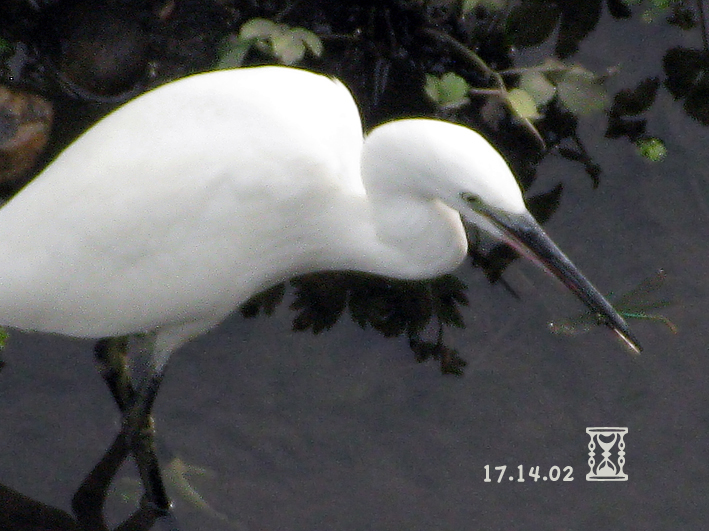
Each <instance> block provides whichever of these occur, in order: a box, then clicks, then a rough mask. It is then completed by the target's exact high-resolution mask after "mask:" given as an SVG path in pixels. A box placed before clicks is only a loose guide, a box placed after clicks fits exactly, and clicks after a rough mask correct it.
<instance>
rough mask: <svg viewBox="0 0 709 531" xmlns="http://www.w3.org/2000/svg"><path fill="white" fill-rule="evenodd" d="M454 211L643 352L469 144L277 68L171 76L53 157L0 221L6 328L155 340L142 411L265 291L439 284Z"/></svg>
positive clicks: (432, 124) (453, 241)
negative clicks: (328, 274)
mask: <svg viewBox="0 0 709 531" xmlns="http://www.w3.org/2000/svg"><path fill="white" fill-rule="evenodd" d="M461 215H462V216H463V218H465V219H467V220H468V221H470V222H471V223H473V224H476V225H477V226H479V227H480V228H482V229H483V230H486V231H488V232H490V233H492V234H493V235H494V236H497V237H499V238H502V239H503V240H505V241H508V242H511V243H513V244H514V245H516V246H517V247H519V248H521V249H522V250H524V251H525V252H527V253H528V254H530V255H532V256H533V257H535V258H536V260H537V261H539V262H541V263H542V264H543V265H544V266H545V267H547V268H548V269H549V270H550V271H551V272H552V273H554V274H555V275H556V276H557V277H559V278H560V279H561V280H562V281H563V282H564V283H565V284H566V285H567V286H568V287H569V288H570V289H572V290H573V291H574V293H575V294H576V295H578V296H579V297H580V298H581V299H582V300H583V301H584V302H585V303H586V304H587V305H588V306H589V307H590V309H591V310H592V311H594V312H596V313H598V314H599V316H601V318H602V320H603V322H605V323H606V324H607V325H608V326H609V327H611V328H612V329H614V330H615V331H616V332H618V334H619V335H621V336H622V337H624V338H625V339H626V341H628V342H629V343H630V344H631V345H637V341H636V340H635V338H634V337H633V335H632V334H631V332H630V330H629V329H628V326H627V325H626V323H625V322H624V321H623V319H622V318H621V317H620V316H619V315H618V314H617V313H616V312H615V310H613V308H612V307H611V306H610V304H609V303H608V302H607V301H606V300H605V299H604V298H603V297H602V295H601V294H600V293H599V292H598V291H597V290H596V289H595V288H594V287H593V286H592V285H591V284H590V283H589V282H588V281H587V280H586V279H585V278H584V277H583V275H581V273H580V272H579V271H578V270H577V269H576V268H575V267H574V266H573V264H572V263H571V262H570V261H569V260H568V259H567V258H566V257H565V256H564V255H563V254H562V253H561V251H560V250H559V249H558V248H557V247H556V246H555V245H554V244H553V243H552V242H551V240H550V239H549V238H548V237H547V236H546V235H545V234H544V232H543V230H542V229H541V228H540V226H539V225H538V224H537V223H536V222H535V221H534V220H533V218H532V217H531V215H530V214H529V213H528V212H527V210H526V208H525V205H524V201H523V199H522V194H521V192H520V189H519V187H518V185H517V183H516V181H515V178H514V176H513V175H512V173H511V171H510V170H509V168H508V166H507V164H506V163H505V161H504V160H503V158H502V157H501V156H500V155H499V154H498V152H497V151H495V149H494V148H493V147H492V146H490V145H489V144H488V143H487V142H486V141H485V140H484V139H483V138H482V137H481V136H480V135H478V134H477V133H475V132H474V131H472V130H470V129H467V128H465V127H461V126H458V125H454V124H450V123H446V122H442V121H436V120H425V119H408V120H397V121H393V122H389V123H386V124H384V125H381V126H379V127H377V128H375V129H374V130H373V131H372V132H371V133H370V134H369V135H368V136H366V137H364V138H363V134H362V126H361V121H360V117H359V113H358V110H357V106H356V104H355V102H354V101H353V99H352V96H351V95H350V93H349V92H348V90H347V89H346V88H345V87H344V86H343V85H342V84H341V83H339V82H337V81H335V80H333V79H329V78H327V77H324V76H320V75H316V74H312V73H308V72H305V71H302V70H296V69H290V68H284V67H258V68H245V69H238V70H227V71H219V72H212V73H205V74H198V75H193V76H190V77H188V78H185V79H182V80H178V81H175V82H172V83H169V84H167V85H164V86H162V87H160V88H157V89H155V90H153V91H151V92H148V93H146V94H144V95H142V96H140V97H138V98H136V99H135V100H133V101H131V102H129V103H128V104H126V105H124V106H123V107H121V108H119V109H117V110H116V111H114V112H112V113H111V114H109V115H108V116H107V117H106V118H104V119H103V120H101V121H100V122H98V123H97V124H96V125H94V126H93V127H92V128H91V129H89V130H88V131H87V132H86V133H84V134H83V135H82V136H81V137H79V138H78V139H77V140H76V141H75V142H74V143H73V144H71V145H70V146H69V147H68V148H67V149H66V150H65V151H64V152H63V153H61V154H60V155H59V156H58V157H57V158H56V159H55V160H54V161H53V162H52V163H51V164H50V165H49V166H48V167H47V168H46V169H45V170H44V171H43V172H42V173H41V174H40V175H39V176H38V177H36V178H35V179H34V180H33V181H32V182H31V183H30V184H29V185H27V186H26V187H25V188H24V189H23V190H22V191H20V192H19V193H18V194H17V195H16V196H15V197H14V198H13V199H12V200H11V201H9V202H8V203H7V204H6V205H5V206H3V207H2V208H1V209H0V242H2V253H0V325H5V326H9V327H14V328H18V329H22V330H34V331H42V332H53V333H59V334H64V335H68V336H74V337H84V338H103V337H108V336H119V335H128V334H135V333H148V334H151V335H152V337H153V363H154V367H153V379H152V382H153V383H152V384H150V383H149V382H148V383H146V385H145V386H144V388H143V389H141V390H139V395H138V398H137V400H136V403H135V405H134V406H133V410H134V413H135V412H139V413H140V414H141V415H147V414H149V410H150V407H151V405H152V399H153V398H154V395H155V393H156V391H157V383H158V382H159V380H160V376H161V374H162V371H163V368H164V366H165V363H166V362H167V360H168V358H169V355H170V353H171V352H173V351H174V350H175V349H176V348H178V347H179V346H180V345H182V344H183V343H184V342H185V341H187V340H189V339H190V338H192V337H194V336H196V335H199V334H202V333H204V332H206V331H207V330H209V329H210V328H212V327H213V326H215V325H216V324H218V323H219V322H220V321H222V320H223V319H224V318H225V317H226V316H227V315H228V314H229V313H230V312H231V311H233V310H234V309H235V308H236V307H238V306H239V305H240V304H242V303H244V302H245V301H246V300H248V299H249V298H250V297H252V296H253V295H255V294H256V293H258V292H259V291H261V290H263V289H265V288H268V287H270V286H272V285H273V284H276V283H278V282H281V281H284V280H286V279H289V278H290V277H292V276H295V275H299V274H303V273H308V272H314V271H324V270H353V271H362V272H367V273H373V274H377V275H385V276H388V277H393V278H402V279H423V278H430V277H435V276H437V275H440V274H443V273H447V272H450V271H451V270H453V269H454V268H455V267H457V266H458V265H459V264H460V263H461V261H462V260H463V258H464V256H465V254H466V250H467V241H466V236H465V231H464V227H463V223H462V222H461ZM135 414H136V415H137V414H138V413H135ZM160 489H161V486H158V488H157V490H158V491H159V490H160ZM158 498H160V496H158ZM154 501H155V503H156V504H157V505H158V506H164V507H163V508H166V507H167V499H166V498H165V497H164V496H162V499H158V500H154Z"/></svg>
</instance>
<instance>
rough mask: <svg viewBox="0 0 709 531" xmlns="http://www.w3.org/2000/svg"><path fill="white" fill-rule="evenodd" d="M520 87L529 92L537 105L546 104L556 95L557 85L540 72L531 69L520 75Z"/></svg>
mask: <svg viewBox="0 0 709 531" xmlns="http://www.w3.org/2000/svg"><path fill="white" fill-rule="evenodd" d="M519 88H520V89H522V90H524V91H525V92H526V93H527V94H529V95H530V96H531V97H532V99H533V100H534V102H535V103H536V104H537V105H545V104H547V103H549V101H550V100H551V99H552V98H553V97H554V96H555V95H556V87H555V86H554V85H553V83H551V82H550V81H549V79H548V78H547V77H546V76H545V75H544V74H541V73H540V72H537V71H535V70H530V71H528V72H525V73H523V74H522V75H521V76H520V80H519Z"/></svg>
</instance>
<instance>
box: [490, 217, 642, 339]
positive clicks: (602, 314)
mask: <svg viewBox="0 0 709 531" xmlns="http://www.w3.org/2000/svg"><path fill="white" fill-rule="evenodd" d="M480 213H481V214H483V215H484V216H485V217H486V218H487V219H488V220H489V221H491V222H492V223H493V225H494V226H495V227H496V228H497V229H498V230H499V231H500V232H501V233H502V235H503V237H504V239H505V242H506V243H508V244H510V245H511V246H512V247H514V248H515V250H517V251H519V252H521V253H522V254H524V255H525V256H526V257H527V258H529V259H531V260H532V261H533V262H534V263H536V264H537V265H539V266H541V267H542V268H543V269H545V270H546V271H548V272H549V273H551V274H552V275H554V276H555V277H556V278H558V279H559V280H560V281H561V282H563V283H564V285H565V286H566V287H567V288H569V289H570V290H571V291H572V292H573V293H574V294H575V295H576V296H577V297H578V298H579V299H581V301H582V302H583V303H584V304H585V305H586V306H587V307H588V308H589V310H591V311H592V312H593V313H594V314H596V316H597V317H598V322H599V324H605V325H606V326H607V327H609V328H610V329H611V330H613V331H614V332H615V333H616V334H618V336H620V338H621V339H622V340H623V341H625V343H626V344H627V345H628V346H629V347H630V348H631V349H632V350H633V351H635V352H636V353H640V351H641V350H642V347H641V346H640V343H639V342H638V340H637V338H636V337H635V336H634V335H633V333H632V332H631V331H630V327H629V326H628V324H627V323H626V322H625V319H623V318H622V317H621V316H620V314H618V312H617V311H616V310H615V308H613V306H612V305H611V304H610V303H609V302H608V300H606V298H605V297H604V296H603V295H601V293H600V292H599V291H598V290H597V289H596V288H595V287H594V286H593V284H591V282H589V280H588V279H587V278H586V277H585V276H584V275H583V274H582V273H581V271H579V269H578V268H577V267H576V266H575V265H574V264H573V263H572V262H571V260H569V259H568V258H567V257H566V255H565V254H564V253H563V252H562V251H561V249H559V248H558V247H557V246H556V244H555V243H554V242H553V241H552V239H551V238H550V237H549V236H547V234H546V232H544V229H542V227H541V225H539V223H537V221H536V220H535V219H534V218H533V217H532V215H531V214H530V213H529V212H526V211H525V212H524V213H522V214H509V213H506V212H501V211H499V210H493V209H485V212H480Z"/></svg>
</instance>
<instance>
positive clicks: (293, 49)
mask: <svg viewBox="0 0 709 531" xmlns="http://www.w3.org/2000/svg"><path fill="white" fill-rule="evenodd" d="M271 50H272V53H273V55H274V56H275V57H276V58H277V59H278V60H279V61H280V62H281V63H283V64H286V65H292V64H295V63H297V62H298V61H300V60H301V59H302V58H303V56H304V55H305V45H304V44H303V41H301V40H299V39H296V38H295V35H293V32H291V31H285V32H283V33H278V34H276V35H272V36H271Z"/></svg>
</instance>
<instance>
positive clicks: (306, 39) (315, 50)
mask: <svg viewBox="0 0 709 531" xmlns="http://www.w3.org/2000/svg"><path fill="white" fill-rule="evenodd" d="M291 32H292V33H293V36H294V37H295V38H296V39H299V40H301V41H302V42H303V44H305V46H306V48H308V50H310V53H312V54H313V55H314V56H316V57H320V56H321V55H322V53H323V43H322V40H321V39H320V37H318V36H317V35H316V34H315V33H313V32H312V31H310V30H307V29H305V28H293V29H292V30H291Z"/></svg>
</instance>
